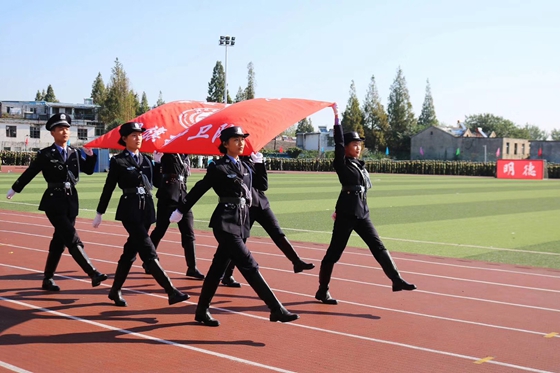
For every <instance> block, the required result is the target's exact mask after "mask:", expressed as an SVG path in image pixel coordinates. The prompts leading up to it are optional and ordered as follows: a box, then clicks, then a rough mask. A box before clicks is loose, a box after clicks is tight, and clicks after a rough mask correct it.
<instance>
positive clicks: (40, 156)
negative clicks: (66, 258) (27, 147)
mask: <svg viewBox="0 0 560 373" xmlns="http://www.w3.org/2000/svg"><path fill="white" fill-rule="evenodd" d="M71 124H72V118H71V117H70V116H69V115H68V114H64V113H59V114H55V115H53V116H52V117H50V118H49V120H48V121H47V124H46V126H45V127H46V128H47V130H48V131H51V135H52V137H53V138H54V144H52V145H51V146H49V147H48V148H44V149H41V150H40V151H39V153H37V158H35V160H34V161H33V162H31V164H30V165H29V167H28V168H27V170H25V172H24V173H23V174H22V175H21V176H20V177H19V179H17V181H16V182H15V183H14V185H13V186H12V189H10V191H9V192H8V194H7V196H6V197H7V198H8V199H11V198H12V197H13V196H14V194H15V193H16V192H17V193H19V192H21V191H22V190H23V188H24V187H25V186H26V185H27V184H28V183H29V182H31V180H33V178H34V177H35V176H37V174H38V173H39V172H42V173H43V177H44V178H45V180H46V181H47V190H45V193H44V194H43V198H41V203H40V205H39V210H42V211H44V212H45V214H46V215H47V218H48V219H49V221H50V222H51V224H52V226H53V227H54V233H53V237H52V240H51V243H50V245H49V254H48V256H47V262H46V263H45V272H44V276H45V277H44V278H43V284H42V285H41V288H42V289H43V290H48V291H60V287H59V286H58V285H57V284H56V283H55V282H54V280H53V276H54V273H55V271H56V267H58V263H59V262H60V258H61V257H62V253H63V252H64V247H65V246H66V247H67V248H68V251H69V252H70V255H72V258H74V260H75V261H76V263H78V265H79V266H80V267H81V268H82V270H83V271H84V272H86V273H87V274H88V276H89V277H90V278H91V286H99V284H101V282H102V281H105V280H106V279H107V275H105V274H103V273H100V272H98V271H97V270H96V269H95V267H94V266H93V265H92V264H91V262H90V260H89V258H88V256H87V254H86V252H85V250H84V244H83V243H82V241H81V240H80V237H79V236H78V233H77V232H76V228H75V227H74V225H75V223H76V216H78V211H79V201H78V191H77V190H76V184H77V183H78V181H79V179H80V171H81V172H84V173H86V174H88V175H91V174H93V170H94V168H95V163H96V162H97V156H96V155H95V154H93V151H92V150H91V149H87V148H84V153H85V154H86V156H85V158H84V157H83V156H82V155H81V152H80V151H79V150H78V149H75V148H72V147H70V146H68V145H67V144H68V139H69V138H70V125H71Z"/></svg>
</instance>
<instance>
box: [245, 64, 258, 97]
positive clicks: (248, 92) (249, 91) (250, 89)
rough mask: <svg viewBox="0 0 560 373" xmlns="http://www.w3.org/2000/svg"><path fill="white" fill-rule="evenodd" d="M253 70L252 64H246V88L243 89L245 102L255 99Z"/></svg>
mask: <svg viewBox="0 0 560 373" xmlns="http://www.w3.org/2000/svg"><path fill="white" fill-rule="evenodd" d="M256 83H257V82H256V81H255V68H254V67H253V63H252V62H249V64H247V88H245V100H251V99H253V98H255V85H256Z"/></svg>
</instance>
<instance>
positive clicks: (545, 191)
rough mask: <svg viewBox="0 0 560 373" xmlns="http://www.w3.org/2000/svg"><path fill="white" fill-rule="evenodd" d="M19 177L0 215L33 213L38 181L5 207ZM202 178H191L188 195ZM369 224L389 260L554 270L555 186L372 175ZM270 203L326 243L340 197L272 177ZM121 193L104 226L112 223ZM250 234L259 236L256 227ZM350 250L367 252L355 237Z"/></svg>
mask: <svg viewBox="0 0 560 373" xmlns="http://www.w3.org/2000/svg"><path fill="white" fill-rule="evenodd" d="M17 176H18V175H17V174H13V173H0V190H1V191H2V193H3V194H2V198H1V199H0V209H5V210H19V211H32V212H37V213H40V212H39V211H37V205H38V203H39V200H40V198H41V196H42V193H43V191H44V188H45V182H44V180H43V178H42V177H41V176H38V177H36V178H35V180H34V181H33V182H32V183H31V184H30V185H28V186H27V187H26V188H25V189H24V191H23V193H21V194H17V195H16V196H15V197H14V198H13V199H12V200H11V201H8V200H7V199H6V198H5V197H4V196H5V193H6V192H7V191H8V189H9V188H10V186H11V185H12V183H13V182H14V180H15V179H16V178H17ZM202 176H203V174H201V173H195V174H193V176H191V177H190V178H189V187H192V185H194V183H195V182H196V181H197V180H199V179H200V178H201V177H202ZM105 177H106V174H103V173H101V174H95V175H93V176H87V175H84V176H82V177H81V180H80V183H79V184H78V190H79V193H80V207H81V210H82V211H81V213H80V216H81V217H85V218H93V217H94V214H95V208H96V206H97V202H98V199H99V196H100V194H101V189H102V187H103V183H104V180H105ZM371 177H372V181H373V185H374V186H373V189H372V190H371V191H370V193H369V198H368V202H369V206H370V209H371V220H372V221H373V224H374V225H375V226H376V228H377V230H378V231H379V234H380V235H381V237H382V239H383V240H384V242H385V245H386V246H387V248H388V249H389V250H390V251H393V252H397V251H400V252H409V253H421V254H430V255H437V256H446V257H455V258H468V259H474V260H484V261H492V262H501V263H510V264H519V265H530V266H539V267H549V268H557V269H560V227H559V223H560V180H543V181H522V180H498V179H494V178H479V177H454V176H420V175H393V174H372V175H371ZM269 184H270V190H269V191H268V192H267V195H268V197H269V199H270V201H271V205H272V209H273V211H274V212H275V214H276V216H277V217H278V220H279V221H280V225H281V226H282V227H283V228H284V230H285V232H286V234H287V236H288V238H289V239H291V240H292V241H307V242H318V243H328V242H329V240H330V235H331V230H332V220H331V214H332V212H333V209H334V204H335V202H336V198H337V196H338V191H339V190H340V184H339V183H338V179H337V177H336V175H335V174H334V173H315V174H314V173H270V174H269ZM119 191H120V190H116V191H115V193H114V194H113V199H112V202H111V205H110V206H109V209H108V211H107V214H105V216H104V219H106V220H107V219H113V218H114V212H115V207H116V204H117V201H118V197H119ZM216 201H217V197H216V195H215V194H214V192H213V191H209V192H208V193H207V194H206V195H205V196H204V197H203V198H202V199H201V200H200V201H199V202H198V203H197V205H195V207H194V209H193V212H194V216H195V219H196V226H195V228H197V229H208V220H209V218H210V215H211V213H212V211H213V209H214V207H215V204H216ZM252 234H253V235H255V236H265V235H266V233H265V232H264V231H263V230H262V228H260V227H259V226H255V227H254V229H253V231H252ZM349 245H350V246H355V247H365V246H364V244H363V242H362V241H361V239H359V238H358V237H357V236H353V237H352V238H351V240H350V243H349Z"/></svg>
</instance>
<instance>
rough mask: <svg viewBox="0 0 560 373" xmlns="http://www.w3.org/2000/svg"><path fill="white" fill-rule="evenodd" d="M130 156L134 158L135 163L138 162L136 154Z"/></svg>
mask: <svg viewBox="0 0 560 373" xmlns="http://www.w3.org/2000/svg"><path fill="white" fill-rule="evenodd" d="M132 158H134V161H135V162H136V164H138V156H137V155H136V154H133V155H132Z"/></svg>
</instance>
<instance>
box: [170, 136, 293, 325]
mask: <svg viewBox="0 0 560 373" xmlns="http://www.w3.org/2000/svg"><path fill="white" fill-rule="evenodd" d="M247 136H249V134H245V133H243V130H242V129H241V127H237V126H233V127H229V128H226V129H224V130H223V131H222V132H221V134H220V141H221V144H220V146H219V149H220V152H221V153H223V154H224V156H223V157H222V158H220V159H219V160H217V161H215V162H213V163H211V164H210V165H209V166H208V169H207V172H206V175H205V176H204V178H203V179H202V180H200V181H199V182H197V183H196V184H195V186H194V187H193V188H192V189H191V190H190V192H189V193H188V194H187V198H186V203H185V204H183V203H181V204H180V205H179V209H178V211H174V212H173V214H171V218H170V220H171V221H172V222H177V221H179V220H180V219H181V218H182V215H183V214H184V213H185V212H187V211H188V210H190V209H191V208H192V206H193V205H194V204H195V203H196V202H197V201H198V200H199V199H200V198H201V197H202V196H203V195H204V193H206V192H207V191H208V190H209V189H210V188H213V189H214V192H216V194H217V195H218V196H219V198H220V199H219V203H218V205H217V206H216V209H215V210H214V213H213V214H212V217H211V218H210V225H209V226H210V227H211V228H213V232H214V237H216V240H217V241H218V248H217V249H216V253H215V254H214V259H213V260H212V264H211V265H210V269H209V270H208V273H207V274H206V278H205V279H204V283H203V285H202V290H201V292H200V298H199V299H198V304H197V307H196V313H195V320H196V321H198V322H200V323H202V324H204V325H207V326H218V325H220V323H219V322H218V320H216V319H214V318H213V317H212V316H211V315H210V312H209V311H208V309H209V307H210V302H211V300H212V297H213V296H214V294H215V293H216V290H217V288H218V285H219V284H220V278H221V277H222V275H223V273H224V270H225V269H226V266H227V264H228V262H229V261H230V260H231V261H233V263H234V264H235V266H236V267H237V268H239V271H240V272H241V274H242V275H243V277H244V278H245V280H246V281H247V282H248V283H249V285H250V286H251V287H252V288H253V290H255V292H256V293H257V295H258V296H259V298H261V299H262V300H263V301H264V302H265V303H266V305H267V306H268V308H269V309H270V311H271V312H270V321H280V322H290V321H293V320H296V319H297V318H298V317H299V316H298V315H297V314H293V313H291V312H289V311H288V310H286V309H285V308H284V306H283V305H282V303H280V301H279V300H278V299H277V298H276V296H275V295H274V293H273V292H272V290H271V289H270V287H269V286H268V284H267V283H266V281H265V280H264V278H263V277H262V275H261V273H260V272H259V265H258V264H257V262H256V261H255V259H254V258H253V256H252V255H251V252H250V251H249V249H247V246H245V242H246V241H247V238H248V237H249V231H250V224H251V222H250V217H249V207H250V206H251V186H252V185H254V186H259V188H261V189H263V190H266V188H267V186H266V184H267V180H266V177H262V176H261V175H258V174H253V173H252V172H251V170H250V168H249V167H247V165H245V164H244V163H243V162H242V161H241V160H240V159H239V155H240V154H242V153H243V149H244V148H245V138H246V137H247Z"/></svg>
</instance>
